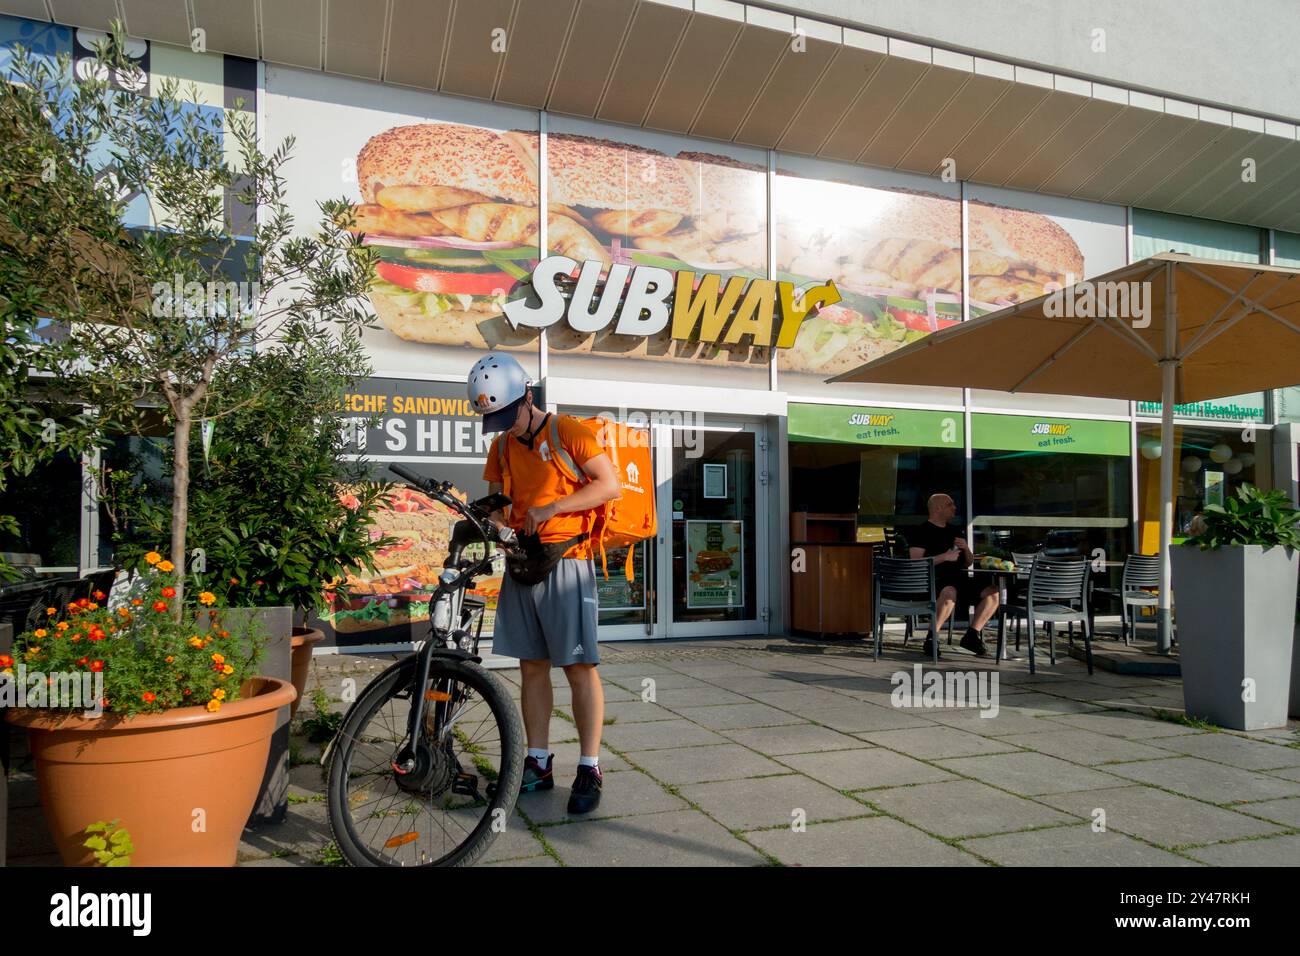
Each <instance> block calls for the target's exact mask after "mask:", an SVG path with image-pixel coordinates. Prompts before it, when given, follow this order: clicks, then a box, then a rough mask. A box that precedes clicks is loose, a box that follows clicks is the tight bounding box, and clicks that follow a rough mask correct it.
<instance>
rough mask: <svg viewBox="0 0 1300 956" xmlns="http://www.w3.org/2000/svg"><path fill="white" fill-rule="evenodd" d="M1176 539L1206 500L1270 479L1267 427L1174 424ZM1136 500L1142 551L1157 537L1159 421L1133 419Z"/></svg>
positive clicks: (1154, 546) (1269, 482)
mask: <svg viewBox="0 0 1300 956" xmlns="http://www.w3.org/2000/svg"><path fill="white" fill-rule="evenodd" d="M1174 447H1175V448H1176V449H1177V454H1176V461H1177V463H1178V466H1177V471H1176V472H1175V473H1174V486H1175V502H1174V529H1173V534H1174V538H1175V539H1176V540H1181V539H1182V538H1184V537H1186V535H1187V534H1188V530H1189V526H1190V524H1191V521H1192V518H1194V517H1195V516H1196V515H1198V514H1201V513H1202V512H1203V511H1204V510H1205V506H1206V505H1207V504H1222V503H1223V502H1224V501H1226V500H1227V499H1228V498H1229V497H1230V496H1232V495H1233V494H1235V493H1236V490H1237V489H1238V488H1239V487H1241V485H1242V484H1244V483H1246V482H1249V483H1250V484H1253V485H1259V486H1261V487H1264V488H1268V487H1270V486H1271V485H1272V469H1271V463H1272V433H1271V432H1270V431H1269V430H1268V429H1258V430H1255V429H1241V428H1215V427H1212V426H1209V425H1179V426H1175V428H1174ZM1137 462H1138V500H1139V501H1140V502H1141V509H1140V519H1139V520H1140V522H1141V526H1140V528H1139V534H1140V539H1141V543H1142V551H1143V553H1146V554H1151V553H1154V552H1155V551H1156V550H1157V548H1158V547H1159V543H1160V426H1159V425H1157V424H1139V425H1138V459H1137Z"/></svg>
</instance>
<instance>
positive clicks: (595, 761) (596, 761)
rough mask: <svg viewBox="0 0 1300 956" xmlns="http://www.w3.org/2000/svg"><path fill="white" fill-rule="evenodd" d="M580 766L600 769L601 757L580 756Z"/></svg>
mask: <svg viewBox="0 0 1300 956" xmlns="http://www.w3.org/2000/svg"><path fill="white" fill-rule="evenodd" d="M578 766H579V767H595V768H597V769H599V767H600V758H599V757H579V758H578Z"/></svg>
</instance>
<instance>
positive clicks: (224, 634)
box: [221, 631, 230, 637]
mask: <svg viewBox="0 0 1300 956" xmlns="http://www.w3.org/2000/svg"><path fill="white" fill-rule="evenodd" d="M221 636H222V637H229V636H230V632H229V631H222V632H221Z"/></svg>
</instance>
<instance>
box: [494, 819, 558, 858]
mask: <svg viewBox="0 0 1300 956" xmlns="http://www.w3.org/2000/svg"><path fill="white" fill-rule="evenodd" d="M545 852H546V850H545V848H544V847H543V846H542V844H541V841H539V840H538V839H537V837H535V836H533V833H532V831H531V830H529V829H528V823H527V822H526V821H525V820H524V818H523V817H521V816H520V815H519V811H518V810H516V811H515V813H514V814H513V815H512V816H511V817H510V820H509V822H508V823H507V824H506V828H505V830H504V832H502V833H498V834H497V838H496V839H495V840H493V841H492V845H491V846H489V847H488V848H487V852H486V853H484V854H483V856H482V857H481V858H480V859H479V862H480V863H494V862H496V861H497V860H513V859H517V858H519V857H527V856H537V855H538V854H539V853H545Z"/></svg>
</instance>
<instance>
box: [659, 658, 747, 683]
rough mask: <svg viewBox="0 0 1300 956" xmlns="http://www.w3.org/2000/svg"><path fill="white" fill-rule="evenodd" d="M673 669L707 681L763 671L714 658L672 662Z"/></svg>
mask: <svg viewBox="0 0 1300 956" xmlns="http://www.w3.org/2000/svg"><path fill="white" fill-rule="evenodd" d="M671 668H672V670H675V671H677V673H679V674H685V675H686V676H687V677H694V678H696V679H697V680H704V681H707V680H709V679H710V678H714V677H727V676H731V677H753V676H754V675H756V674H758V675H760V676H761V674H762V673H763V672H762V671H758V670H755V669H754V668H752V667H747V666H746V665H744V664H735V663H732V662H731V661H713V660H689V661H680V662H674V663H672V664H671Z"/></svg>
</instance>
